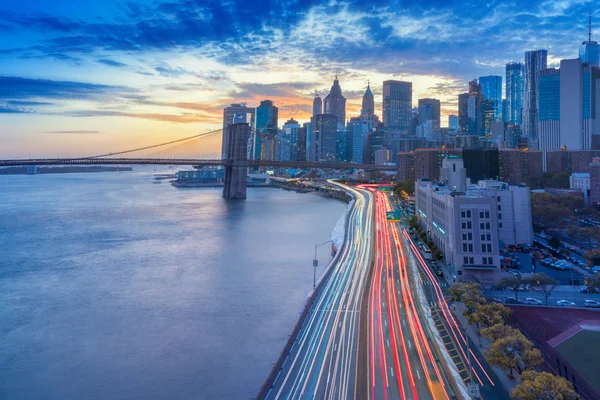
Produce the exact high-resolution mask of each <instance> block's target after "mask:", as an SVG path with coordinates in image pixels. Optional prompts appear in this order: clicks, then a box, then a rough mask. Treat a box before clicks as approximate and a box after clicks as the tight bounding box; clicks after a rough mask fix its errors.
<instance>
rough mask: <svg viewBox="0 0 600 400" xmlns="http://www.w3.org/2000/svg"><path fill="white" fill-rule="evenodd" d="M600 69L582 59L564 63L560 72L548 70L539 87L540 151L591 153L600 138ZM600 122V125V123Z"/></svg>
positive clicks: (541, 73) (542, 73) (561, 64)
mask: <svg viewBox="0 0 600 400" xmlns="http://www.w3.org/2000/svg"><path fill="white" fill-rule="evenodd" d="M599 82H600V68H598V67H594V66H592V65H591V64H583V63H582V62H581V59H579V58H576V59H572V60H561V62H560V69H545V70H543V71H541V72H540V74H539V83H538V86H539V87H538V104H539V114H538V133H539V148H540V150H542V151H544V152H548V151H556V150H560V149H567V150H591V149H592V148H593V146H592V144H593V142H594V136H596V135H597V134H600V127H597V126H596V125H597V122H596V113H597V112H599V111H600V102H597V101H596V100H597V95H596V89H597V86H598V84H599ZM599 122H600V121H599Z"/></svg>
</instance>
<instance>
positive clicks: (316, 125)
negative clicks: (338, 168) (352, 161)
mask: <svg viewBox="0 0 600 400" xmlns="http://www.w3.org/2000/svg"><path fill="white" fill-rule="evenodd" d="M311 135H312V140H311V142H310V146H311V155H312V156H313V157H314V158H313V160H314V161H333V160H335V159H336V156H337V117H336V116H335V115H333V114H318V115H315V116H314V117H313V118H312V122H311Z"/></svg>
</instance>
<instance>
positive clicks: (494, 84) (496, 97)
mask: <svg viewBox="0 0 600 400" xmlns="http://www.w3.org/2000/svg"><path fill="white" fill-rule="evenodd" d="M479 84H480V85H481V94H482V95H483V98H484V99H485V100H487V101H489V102H491V103H490V105H491V106H492V109H493V116H494V121H502V77H501V76H497V75H490V76H480V77H479Z"/></svg>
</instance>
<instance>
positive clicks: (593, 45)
mask: <svg viewBox="0 0 600 400" xmlns="http://www.w3.org/2000/svg"><path fill="white" fill-rule="evenodd" d="M579 58H580V59H581V62H583V63H589V64H592V65H594V66H596V67H598V66H600V45H599V44H598V42H594V41H592V14H591V13H590V18H589V23H588V40H587V42H582V43H581V47H579Z"/></svg>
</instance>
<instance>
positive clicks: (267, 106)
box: [251, 100, 279, 160]
mask: <svg viewBox="0 0 600 400" xmlns="http://www.w3.org/2000/svg"><path fill="white" fill-rule="evenodd" d="M278 115H279V109H278V108H277V107H275V106H274V105H273V102H272V101H271V100H263V101H261V102H260V105H259V106H258V107H256V128H255V132H254V146H253V149H254V153H253V155H252V157H251V158H253V159H254V160H270V159H272V157H274V155H275V154H274V153H275V151H274V150H275V138H276V136H277V129H278V128H277V123H278ZM263 142H266V143H263ZM263 150H264V151H266V152H267V153H268V154H264V152H263Z"/></svg>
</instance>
